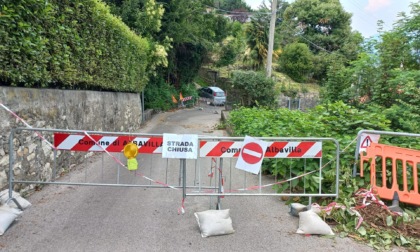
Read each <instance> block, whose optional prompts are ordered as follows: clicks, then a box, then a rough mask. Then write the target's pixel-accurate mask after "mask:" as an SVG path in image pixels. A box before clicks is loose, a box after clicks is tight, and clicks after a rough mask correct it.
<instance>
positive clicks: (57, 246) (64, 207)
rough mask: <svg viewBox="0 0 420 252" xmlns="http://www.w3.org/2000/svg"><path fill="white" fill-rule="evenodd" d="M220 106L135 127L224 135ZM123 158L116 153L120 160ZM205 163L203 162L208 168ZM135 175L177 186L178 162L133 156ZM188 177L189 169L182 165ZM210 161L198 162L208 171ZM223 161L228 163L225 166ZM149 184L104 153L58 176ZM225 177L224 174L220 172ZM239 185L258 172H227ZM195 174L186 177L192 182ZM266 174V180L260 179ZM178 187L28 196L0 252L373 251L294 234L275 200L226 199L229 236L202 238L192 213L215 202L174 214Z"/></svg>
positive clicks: (48, 191)
mask: <svg viewBox="0 0 420 252" xmlns="http://www.w3.org/2000/svg"><path fill="white" fill-rule="evenodd" d="M221 110H222V108H221V107H213V106H208V105H206V104H202V105H201V107H195V108H187V109H182V110H177V111H173V112H166V113H161V114H157V115H155V116H154V117H153V119H152V120H151V121H150V122H148V123H147V124H146V125H145V126H144V127H143V128H142V129H141V130H140V132H144V133H156V134H162V133H177V134H199V135H214V136H226V135H227V134H226V132H224V131H222V130H215V129H214V128H215V125H217V124H218V123H220V118H221V114H220V113H221ZM119 158H121V156H120V157H119ZM206 165H207V166H208V167H206ZM139 166H140V169H139V172H140V173H142V174H143V175H145V176H148V177H150V178H153V179H154V180H157V181H162V182H165V183H168V184H171V185H178V184H179V160H171V161H168V162H166V161H163V160H162V159H161V158H160V157H159V156H153V157H149V156H148V157H144V158H143V157H142V158H140V159H139ZM188 166H189V167H188V172H189V174H193V173H194V168H191V165H190V164H189V165H188ZM209 166H210V163H209V162H208V161H206V160H204V161H200V167H202V168H203V172H202V173H200V175H199V177H201V178H203V181H204V180H205V181H206V182H205V183H208V184H209V183H210V182H211V181H209V180H210V179H209V178H208V177H207V176H206V171H208V170H209ZM227 166H228V165H227ZM118 172H120V175H121V176H120V179H119V182H120V183H136V184H144V185H147V184H152V185H156V184H155V183H151V182H150V181H148V180H146V179H144V177H141V176H139V174H134V173H133V172H128V171H126V170H119V168H118V165H117V164H116V163H115V162H114V160H113V159H112V158H110V157H108V156H106V155H95V156H94V157H92V158H90V159H89V161H87V162H86V163H85V164H83V165H81V166H80V167H78V168H77V169H76V170H75V171H73V172H72V173H70V174H67V175H66V176H65V177H63V179H64V180H68V181H72V182H77V181H84V180H86V179H88V181H92V182H108V183H115V175H116V174H117V173H118ZM226 176H228V175H226ZM230 176H231V177H232V180H233V178H234V180H235V181H236V182H237V183H238V184H234V185H233V186H238V185H239V184H241V185H242V183H244V181H246V182H247V183H249V184H252V183H255V181H256V179H257V177H258V176H252V175H250V176H248V177H246V178H245V176H242V175H240V176H237V175H235V174H234V175H230ZM195 179H196V175H194V176H193V175H191V176H190V177H189V178H188V183H194V182H196V181H195ZM264 179H267V178H264ZM181 199H182V194H181V190H177V189H168V188H146V187H124V188H121V187H96V186H84V187H82V186H56V185H50V186H46V187H44V188H43V189H42V190H41V191H38V192H36V193H35V194H33V195H31V196H30V197H29V198H28V200H29V201H30V202H31V203H32V204H33V205H32V206H31V207H30V208H28V209H26V210H25V211H24V212H23V214H22V216H21V217H19V219H18V220H17V221H15V222H14V224H13V225H12V226H11V227H10V228H9V229H8V230H7V231H6V233H5V234H4V235H3V236H1V237H0V250H1V251H42V252H46V251H241V252H246V251H252V252H255V251H305V252H306V251H323V252H325V251H359V252H363V251H373V250H372V249H371V248H370V247H368V246H366V245H363V244H359V243H357V242H355V241H353V240H351V239H348V238H345V239H343V238H339V237H338V236H336V237H333V238H324V237H320V236H316V235H312V236H305V235H299V234H296V233H295V232H296V230H297V228H298V225H299V219H298V218H297V217H293V216H290V215H289V214H288V211H289V208H288V206H286V205H284V203H283V202H282V201H281V200H280V199H279V198H277V197H267V196H263V197H257V196H251V197H233V196H232V197H225V198H224V199H222V208H223V209H230V214H231V218H232V221H233V228H234V229H235V233H234V234H230V235H224V236H215V237H209V238H202V237H201V235H200V230H199V227H198V225H197V222H196V220H195V217H194V212H197V211H204V210H208V209H210V208H212V209H214V207H215V203H216V201H215V199H214V198H209V197H202V196H201V197H187V199H186V202H185V214H179V213H178V210H179V207H180V205H181Z"/></svg>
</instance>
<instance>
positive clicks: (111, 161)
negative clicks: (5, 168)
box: [9, 128, 339, 208]
mask: <svg viewBox="0 0 420 252" xmlns="http://www.w3.org/2000/svg"><path fill="white" fill-rule="evenodd" d="M163 136H164V135H162V134H144V133H131V132H122V133H121V132H101V131H81V130H64V129H43V128H17V129H13V130H12V131H11V133H10V138H9V199H12V200H13V198H12V195H11V193H12V191H13V190H15V189H18V190H19V189H20V188H18V185H26V186H28V185H29V186H30V187H31V188H32V189H33V188H34V187H35V186H37V185H46V184H52V185H70V186H108V187H147V188H169V189H173V190H177V191H179V192H180V193H182V202H184V200H185V198H186V197H187V196H208V197H209V198H210V201H213V199H215V198H217V202H216V206H217V208H220V201H221V198H223V197H225V196H257V195H258V196H288V197H295V196H304V197H309V199H310V200H311V198H312V197H338V183H339V182H338V181H339V144H338V142H337V141H336V140H335V139H333V138H281V137H277V138H276V137H273V138H264V137H262V138H258V139H260V140H263V141H266V142H267V143H268V147H267V150H266V152H265V156H264V157H263V158H264V159H268V158H270V159H273V158H287V159H304V160H305V165H304V166H303V167H302V169H301V171H298V172H299V176H296V177H293V176H292V173H291V172H290V176H289V177H288V178H280V180H275V179H273V178H272V177H269V176H262V174H261V172H260V173H259V174H258V175H251V174H250V173H248V172H244V171H241V170H238V169H236V168H235V164H234V163H235V162H236V161H237V158H238V157H239V155H240V151H241V148H242V144H243V140H244V138H240V137H209V136H198V138H197V139H198V144H197V146H196V147H197V153H198V156H199V157H197V159H183V158H163V157H162V146H164V144H163ZM51 142H53V144H51ZM129 142H132V143H134V144H136V145H137V146H138V153H139V154H138V155H137V157H136V160H137V162H138V164H139V169H138V170H129V169H127V166H126V165H125V162H127V158H126V157H125V156H124V155H123V154H122V150H123V149H124V146H125V145H126V144H127V143H129ZM324 142H329V145H330V146H332V147H333V146H335V147H333V148H329V149H330V150H331V153H330V157H332V160H329V162H328V163H325V164H323V156H322V153H323V143H324ZM34 153H35V154H34ZM307 159H314V160H317V161H316V162H317V166H318V167H317V169H315V170H311V171H309V170H306V169H307V167H306V160H307ZM326 170H328V171H329V172H330V173H331V172H332V174H333V175H334V176H335V177H334V180H333V183H331V185H330V186H331V187H333V189H332V190H330V191H329V192H325V191H323V190H322V186H323V182H324V179H323V172H324V171H326ZM309 174H316V175H317V177H318V179H319V181H318V190H317V191H316V192H307V191H305V189H304V190H303V191H299V192H289V193H277V192H274V191H273V189H272V186H273V185H276V184H281V183H292V181H293V180H295V179H303V180H304V181H305V177H306V175H309Z"/></svg>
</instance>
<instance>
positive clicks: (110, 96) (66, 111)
mask: <svg viewBox="0 0 420 252" xmlns="http://www.w3.org/2000/svg"><path fill="white" fill-rule="evenodd" d="M0 103H1V104H3V105H4V106H6V107H7V108H9V109H10V110H11V111H13V112H14V113H15V114H16V115H17V116H19V117H21V118H22V119H24V120H25V121H26V122H27V123H28V124H29V125H30V126H32V127H34V128H47V129H71V130H89V131H111V132H114V131H115V132H134V131H136V130H138V129H139V128H140V125H141V123H142V122H141V120H142V114H141V113H142V112H141V99H140V95H139V94H133V93H113V92H100V91H74V90H58V89H30V88H14V87H0ZM150 116H151V112H150V111H149V112H148V113H145V118H146V119H147V118H149V117H150ZM17 127H26V126H25V125H24V124H23V123H22V122H21V121H19V120H18V119H17V118H16V117H14V116H13V115H12V114H11V113H10V112H8V111H7V110H5V109H4V108H3V107H1V106H0V188H4V187H6V186H7V181H8V180H7V178H8V171H9V135H10V131H11V129H12V128H17ZM49 138H50V139H47V140H48V141H49V142H51V143H52V139H51V138H52V137H49ZM13 143H14V150H13V152H14V155H13V156H14V157H15V161H14V167H13V171H14V176H15V179H17V180H19V179H24V180H27V179H30V178H31V176H34V174H35V171H39V170H38V169H41V172H40V173H39V172H37V174H38V175H37V176H41V177H37V179H42V180H50V179H51V177H52V168H51V167H52V161H53V150H52V148H51V147H49V146H48V145H47V144H45V143H42V142H41V141H40V140H39V137H37V136H36V135H35V134H34V133H33V132H32V133H31V132H29V131H22V132H17V133H16V136H15V138H14V139H13ZM67 156H68V155H67ZM85 158H86V153H83V152H75V153H74V155H71V157H67V158H60V157H58V158H57V167H62V169H66V170H70V169H71V168H72V167H74V166H75V165H77V164H79V163H81V162H82V161H83V160H84V159H85ZM34 160H37V162H33V161H34ZM59 173H60V171H58V173H57V174H59ZM39 174H41V175H39ZM27 189H28V188H27V187H25V188H23V187H22V186H21V185H16V187H15V188H14V190H16V191H22V190H27ZM29 189H30V188H29Z"/></svg>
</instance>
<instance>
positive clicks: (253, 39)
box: [243, 14, 270, 70]
mask: <svg viewBox="0 0 420 252" xmlns="http://www.w3.org/2000/svg"><path fill="white" fill-rule="evenodd" d="M269 24H270V19H269V16H267V15H263V14H257V15H256V16H255V17H253V18H252V19H251V23H249V24H247V25H246V26H245V34H246V45H247V49H246V51H245V53H244V59H243V60H244V62H246V63H248V64H250V65H251V67H252V68H253V69H254V70H261V69H262V68H263V66H264V64H265V62H266V59H267V48H268V31H269Z"/></svg>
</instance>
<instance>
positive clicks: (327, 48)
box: [279, 0, 362, 81]
mask: <svg viewBox="0 0 420 252" xmlns="http://www.w3.org/2000/svg"><path fill="white" fill-rule="evenodd" d="M350 24H351V14H350V13H347V12H345V11H344V9H343V7H342V5H341V4H340V1H336V0H296V1H294V2H293V3H291V4H290V5H289V6H288V7H287V8H286V10H285V11H284V14H283V20H282V23H281V25H280V31H279V34H280V40H281V41H280V43H281V44H282V45H287V44H290V43H295V42H299V43H304V44H306V45H307V46H308V47H309V49H310V50H311V52H312V53H313V54H314V59H313V60H314V64H313V67H312V68H311V70H310V71H309V72H310V73H312V78H313V79H314V80H318V81H322V80H324V79H325V78H326V74H327V69H328V67H329V66H330V65H332V64H346V63H347V62H348V61H351V60H354V59H356V57H357V53H358V49H359V44H360V43H361V42H362V37H361V35H360V33H357V32H355V33H352V32H351V26H350Z"/></svg>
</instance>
